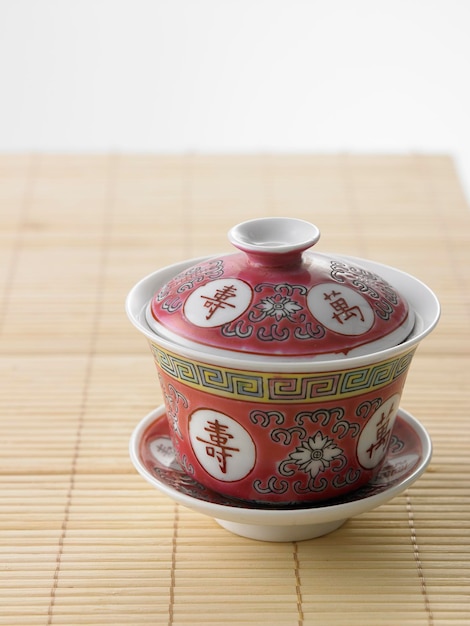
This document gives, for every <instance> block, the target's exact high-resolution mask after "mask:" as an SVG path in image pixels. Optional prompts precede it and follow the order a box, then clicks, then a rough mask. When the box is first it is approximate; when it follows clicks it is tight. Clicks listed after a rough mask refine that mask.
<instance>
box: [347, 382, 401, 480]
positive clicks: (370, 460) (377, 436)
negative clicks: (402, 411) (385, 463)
mask: <svg viewBox="0 0 470 626" xmlns="http://www.w3.org/2000/svg"><path fill="white" fill-rule="evenodd" d="M399 404H400V395H399V394H398V393H396V394H395V395H393V396H391V397H390V398H389V399H388V400H386V401H385V402H384V403H383V404H382V405H381V406H380V408H379V409H377V411H376V412H375V413H374V414H373V415H372V417H371V418H370V420H369V421H368V423H367V424H366V426H365V428H364V430H363V431H362V433H361V435H360V437H359V442H358V444H357V456H358V459H359V463H360V464H361V465H362V467H365V468H366V469H372V468H374V467H376V466H377V465H378V464H379V463H380V462H381V461H382V459H383V458H384V457H385V455H386V453H387V450H388V444H389V443H390V437H391V435H392V430H393V425H394V424H395V418H396V415H397V411H398V408H399Z"/></svg>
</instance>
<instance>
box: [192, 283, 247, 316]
mask: <svg viewBox="0 0 470 626" xmlns="http://www.w3.org/2000/svg"><path fill="white" fill-rule="evenodd" d="M251 299H252V291H251V287H250V286H249V285H247V283H245V282H243V281H242V280H239V279H237V278H219V279H218V280H212V281H211V282H209V283H207V284H205V285H203V286H202V287H199V288H198V289H196V290H195V291H193V293H192V294H191V295H190V296H189V297H188V299H187V300H186V302H185V304H184V314H185V316H186V318H187V319H188V320H189V321H190V322H191V323H192V324H195V325H196V326H201V327H203V328H211V327H213V326H222V325H223V324H227V323H229V322H231V321H233V320H234V319H236V318H237V317H239V316H240V315H241V314H242V313H244V312H245V311H246V309H247V308H248V307H249V306H250V304H251Z"/></svg>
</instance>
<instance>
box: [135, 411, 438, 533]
mask: <svg viewBox="0 0 470 626" xmlns="http://www.w3.org/2000/svg"><path fill="white" fill-rule="evenodd" d="M165 413H166V408H165V406H164V405H160V406H158V407H157V408H155V409H153V410H152V411H150V413H148V414H147V415H146V416H145V417H144V418H143V419H142V420H141V421H140V422H139V423H138V425H137V426H136V427H135V429H134V431H133V432H132V435H131V438H130V441H129V454H130V457H131V461H132V463H133V465H134V467H135V468H136V470H137V471H138V473H139V474H140V475H141V476H142V477H143V478H144V479H145V480H146V481H147V482H148V483H150V484H151V485H152V486H153V487H155V488H156V489H158V490H159V491H161V492H163V493H164V494H166V495H167V496H169V497H170V498H171V499H172V500H174V501H176V502H178V503H179V504H182V505H183V506H186V507H188V508H190V509H192V510H195V511H197V512H199V513H202V514H204V515H208V516H209V517H212V518H216V519H221V520H226V521H231V522H237V523H243V524H257V525H276V526H286V525H290V524H292V525H296V526H297V525H305V524H312V523H314V524H320V523H324V522H332V521H334V520H339V519H347V518H350V517H353V516H355V515H359V514H361V513H364V512H366V511H370V510H372V509H375V508H376V507H378V506H380V505H381V504H384V503H385V502H387V501H389V500H391V499H392V498H394V497H395V496H397V495H399V494H400V493H402V492H403V491H404V490H405V489H407V488H408V487H409V486H410V485H411V484H413V483H414V482H415V481H416V480H417V479H418V478H419V477H420V476H421V475H422V474H423V473H424V471H425V470H426V468H427V466H428V465H429V463H430V461H431V457H432V441H431V438H430V436H429V433H428V432H427V430H426V429H425V428H424V426H423V425H422V424H421V423H420V422H419V421H418V420H417V419H416V418H415V417H414V416H413V415H411V413H409V412H408V411H405V410H404V409H402V408H401V407H400V408H399V409H398V412H397V417H396V419H401V420H404V421H405V422H406V423H407V424H408V426H410V427H411V429H412V430H413V432H414V433H415V435H416V436H417V437H418V438H419V441H420V443H421V447H422V455H421V456H420V458H419V460H418V463H417V465H416V467H415V468H414V469H413V470H412V471H411V473H410V474H409V475H408V476H405V477H404V478H403V479H399V480H398V482H396V483H394V484H393V485H391V486H390V487H386V488H385V489H384V490H383V491H381V492H380V493H378V494H371V495H370V496H365V497H363V498H360V499H358V500H351V501H349V502H343V503H338V504H332V505H322V506H318V507H317V506H316V505H315V504H313V505H312V507H307V508H298V509H296V508H289V509H281V508H272V509H261V508H256V507H249V508H248V507H237V506H233V505H230V506H228V505H224V504H220V503H215V502H208V501H206V500H200V499H199V498H197V497H195V496H191V495H189V494H185V493H182V492H180V491H179V490H178V489H175V488H174V487H172V486H170V485H168V484H167V483H166V482H163V481H162V480H160V479H158V478H156V477H155V476H154V475H153V474H151V473H150V472H149V471H148V469H147V467H146V466H145V464H144V463H143V462H142V460H141V458H140V453H139V449H140V441H141V438H142V436H143V434H144V433H145V432H146V431H147V429H148V428H149V426H150V425H151V424H152V423H153V422H155V421H156V420H158V419H162V418H163V417H164V415H165Z"/></svg>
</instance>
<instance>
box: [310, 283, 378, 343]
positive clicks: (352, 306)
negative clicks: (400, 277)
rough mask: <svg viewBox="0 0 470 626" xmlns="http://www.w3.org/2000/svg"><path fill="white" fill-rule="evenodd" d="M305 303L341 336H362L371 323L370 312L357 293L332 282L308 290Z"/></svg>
mask: <svg viewBox="0 0 470 626" xmlns="http://www.w3.org/2000/svg"><path fill="white" fill-rule="evenodd" d="M307 304H308V308H309V309H310V311H311V313H312V315H314V316H315V317H316V319H317V320H318V321H319V322H321V323H322V324H323V325H324V326H326V328H328V329H329V330H332V331H334V332H336V333H340V334H341V335H362V334H363V333H366V332H367V331H368V330H370V329H371V328H372V326H373V324H374V311H373V310H372V307H371V306H370V304H369V303H368V302H367V300H366V299H365V298H364V297H363V296H361V294H360V293H358V292H357V291H355V290H354V289H351V288H350V287H343V286H342V285H338V284H336V283H322V284H320V285H315V287H312V289H310V291H309V293H308V296H307Z"/></svg>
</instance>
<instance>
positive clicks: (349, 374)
mask: <svg viewBox="0 0 470 626" xmlns="http://www.w3.org/2000/svg"><path fill="white" fill-rule="evenodd" d="M150 347H151V350H152V353H153V356H154V359H155V363H156V365H157V366H158V367H159V368H160V369H161V370H162V372H164V373H165V374H167V375H168V376H170V377H171V378H173V379H174V380H178V381H179V382H181V383H183V384H184V385H187V386H189V387H192V388H193V389H199V390H201V391H206V392H210V393H213V394H215V395H218V396H223V397H227V398H233V399H237V400H250V401H251V402H271V401H275V402H281V403H282V402H292V401H295V402H298V403H307V402H308V403H311V402H325V401H329V400H336V399H338V398H339V397H340V396H341V397H353V396H356V395H359V394H361V393H363V392H364V391H365V390H369V391H375V390H378V389H381V388H382V387H385V386H386V385H388V384H390V383H392V382H393V381H395V380H397V379H398V378H399V377H400V376H402V375H403V374H405V373H406V371H407V369H408V367H409V365H410V363H411V360H412V358H413V354H414V352H415V349H413V350H411V351H409V352H407V353H405V354H402V355H400V356H399V357H395V358H393V359H389V360H387V361H383V362H381V363H376V364H374V365H368V366H366V367H358V368H354V369H350V370H339V371H332V372H326V373H322V374H308V373H306V374H288V373H286V374H275V375H273V374H268V373H264V372H246V371H242V370H237V369H231V368H225V367H218V366H215V365H209V364H207V363H202V362H198V361H188V360H186V359H184V358H182V357H180V356H178V355H176V354H173V353H171V352H168V351H166V350H162V349H161V348H160V347H159V346H157V345H155V344H154V343H150Z"/></svg>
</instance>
